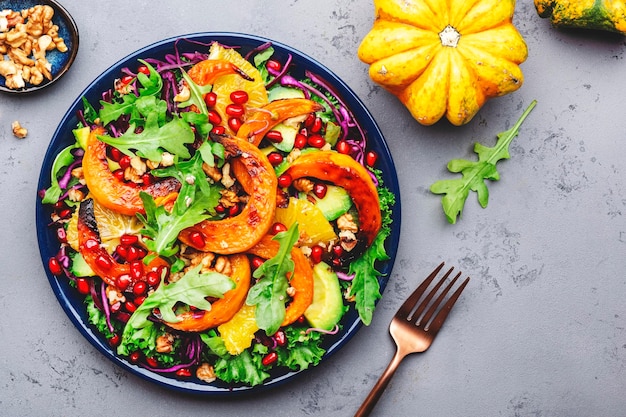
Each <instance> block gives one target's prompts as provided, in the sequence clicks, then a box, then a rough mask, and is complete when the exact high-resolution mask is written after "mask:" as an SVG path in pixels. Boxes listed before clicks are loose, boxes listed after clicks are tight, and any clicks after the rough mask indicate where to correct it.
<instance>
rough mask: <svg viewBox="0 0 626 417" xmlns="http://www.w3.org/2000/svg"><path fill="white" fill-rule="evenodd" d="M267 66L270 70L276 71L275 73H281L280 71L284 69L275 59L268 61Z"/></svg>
mask: <svg viewBox="0 0 626 417" xmlns="http://www.w3.org/2000/svg"><path fill="white" fill-rule="evenodd" d="M265 66H266V67H267V69H268V70H271V71H275V72H280V70H281V69H282V68H283V65H282V64H281V63H280V62H278V61H276V60H275V59H270V60H268V61H267V63H266V64H265Z"/></svg>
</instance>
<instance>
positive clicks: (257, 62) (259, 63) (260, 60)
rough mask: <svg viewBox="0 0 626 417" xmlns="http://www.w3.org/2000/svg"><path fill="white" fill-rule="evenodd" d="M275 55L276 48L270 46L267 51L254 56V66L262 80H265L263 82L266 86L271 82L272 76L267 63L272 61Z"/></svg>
mask: <svg viewBox="0 0 626 417" xmlns="http://www.w3.org/2000/svg"><path fill="white" fill-rule="evenodd" d="M273 54H274V48H272V47H271V46H270V47H269V48H266V49H265V50H263V51H261V52H259V53H258V54H256V55H255V56H254V66H255V67H256V69H257V70H258V71H259V73H260V74H261V78H262V79H263V82H264V83H265V84H267V83H268V81H270V74H269V71H268V70H267V66H266V65H265V63H266V62H267V61H269V60H270V58H271V57H272V55H273Z"/></svg>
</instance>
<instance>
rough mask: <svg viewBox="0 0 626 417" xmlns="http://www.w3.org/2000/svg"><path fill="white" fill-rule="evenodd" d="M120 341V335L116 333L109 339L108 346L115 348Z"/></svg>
mask: <svg viewBox="0 0 626 417" xmlns="http://www.w3.org/2000/svg"><path fill="white" fill-rule="evenodd" d="M121 341H122V339H121V338H120V335H118V334H117V333H116V334H114V335H113V336H111V337H110V338H109V346H111V347H116V346H118V345H119V344H120V342H121Z"/></svg>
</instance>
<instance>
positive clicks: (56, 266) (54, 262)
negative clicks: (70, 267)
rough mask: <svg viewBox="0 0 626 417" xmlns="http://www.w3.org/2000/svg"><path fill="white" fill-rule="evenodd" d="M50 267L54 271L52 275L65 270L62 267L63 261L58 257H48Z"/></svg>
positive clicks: (57, 274)
mask: <svg viewBox="0 0 626 417" xmlns="http://www.w3.org/2000/svg"><path fill="white" fill-rule="evenodd" d="M48 269H49V270H50V272H51V273H52V275H55V276H59V275H61V273H62V272H63V268H61V263H60V262H59V260H58V259H57V258H54V257H53V258H50V259H48Z"/></svg>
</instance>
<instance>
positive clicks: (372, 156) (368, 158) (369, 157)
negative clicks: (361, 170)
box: [365, 151, 378, 167]
mask: <svg viewBox="0 0 626 417" xmlns="http://www.w3.org/2000/svg"><path fill="white" fill-rule="evenodd" d="M376 161H378V154H376V152H374V151H369V152H368V153H367V154H365V163H366V164H367V166H370V167H373V166H374V165H376Z"/></svg>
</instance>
